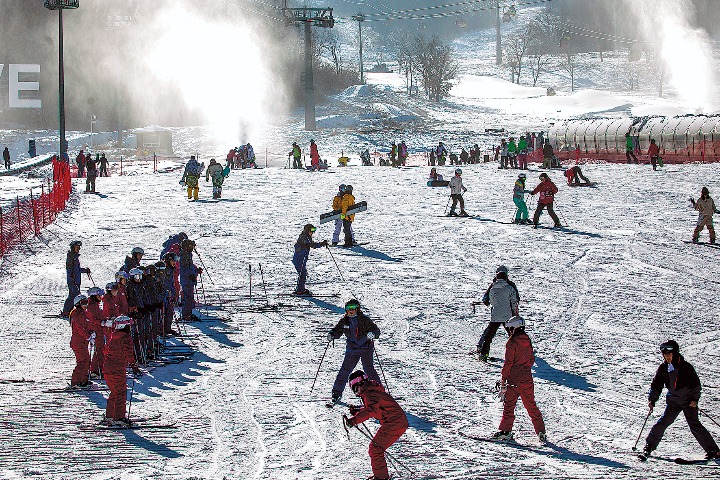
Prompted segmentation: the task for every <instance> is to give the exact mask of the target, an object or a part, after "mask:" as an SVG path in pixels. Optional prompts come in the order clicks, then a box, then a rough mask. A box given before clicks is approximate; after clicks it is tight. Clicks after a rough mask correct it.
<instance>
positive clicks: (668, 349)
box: [660, 340, 680, 353]
mask: <svg viewBox="0 0 720 480" xmlns="http://www.w3.org/2000/svg"><path fill="white" fill-rule="evenodd" d="M660 352H662V353H680V345H678V343H677V342H676V341H675V340H668V341H667V342H663V343H662V344H660Z"/></svg>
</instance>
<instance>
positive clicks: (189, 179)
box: [180, 155, 205, 200]
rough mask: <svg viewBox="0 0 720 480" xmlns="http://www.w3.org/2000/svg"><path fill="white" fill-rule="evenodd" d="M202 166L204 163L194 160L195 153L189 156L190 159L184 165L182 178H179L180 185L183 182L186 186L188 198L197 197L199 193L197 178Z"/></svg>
mask: <svg viewBox="0 0 720 480" xmlns="http://www.w3.org/2000/svg"><path fill="white" fill-rule="evenodd" d="M204 168H205V163H198V161H197V160H195V155H191V156H190V160H189V161H188V163H187V164H186V165H185V171H184V172H183V176H182V179H181V180H180V185H183V184H184V185H185V186H187V196H188V200H192V199H195V200H197V199H198V194H199V193H200V187H199V186H198V180H199V179H200V174H201V173H202V171H203V169H204Z"/></svg>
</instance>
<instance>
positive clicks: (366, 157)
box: [360, 148, 372, 167]
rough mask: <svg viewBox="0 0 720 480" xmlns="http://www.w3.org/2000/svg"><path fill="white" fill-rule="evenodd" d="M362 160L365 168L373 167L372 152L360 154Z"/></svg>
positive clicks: (366, 151)
mask: <svg viewBox="0 0 720 480" xmlns="http://www.w3.org/2000/svg"><path fill="white" fill-rule="evenodd" d="M360 160H361V162H362V166H363V167H372V162H371V161H370V150H369V149H367V148H366V149H365V151H364V152H362V153H361V154H360Z"/></svg>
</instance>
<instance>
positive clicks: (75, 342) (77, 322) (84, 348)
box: [70, 293, 95, 387]
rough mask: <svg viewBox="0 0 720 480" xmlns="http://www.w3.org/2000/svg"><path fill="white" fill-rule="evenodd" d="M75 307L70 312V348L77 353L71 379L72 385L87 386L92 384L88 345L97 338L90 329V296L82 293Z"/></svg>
mask: <svg viewBox="0 0 720 480" xmlns="http://www.w3.org/2000/svg"><path fill="white" fill-rule="evenodd" d="M74 306H75V308H73V309H72V312H70V326H71V328H72V336H71V337H70V348H72V351H73V353H75V368H74V369H73V372H72V377H71V379H70V386H72V387H87V386H88V385H89V384H90V353H89V352H88V346H89V344H90V343H91V342H93V341H94V340H95V334H94V333H92V332H91V331H90V319H89V318H88V314H87V306H88V298H87V296H85V295H83V294H82V293H81V294H79V295H77V296H76V297H75V299H74Z"/></svg>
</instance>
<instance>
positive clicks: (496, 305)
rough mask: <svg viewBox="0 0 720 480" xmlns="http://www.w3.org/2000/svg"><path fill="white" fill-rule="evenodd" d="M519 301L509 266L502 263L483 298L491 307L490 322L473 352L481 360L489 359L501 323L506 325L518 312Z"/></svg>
mask: <svg viewBox="0 0 720 480" xmlns="http://www.w3.org/2000/svg"><path fill="white" fill-rule="evenodd" d="M519 302H520V294H519V293H518V289H517V286H516V285H515V283H513V282H512V281H511V280H510V279H509V278H508V268H507V267H506V266H505V265H500V266H499V267H497V269H496V270H495V278H493V281H492V283H491V284H490V286H489V287H488V289H487V290H486V291H485V294H484V295H483V298H482V303H484V304H485V305H486V306H489V307H490V323H488V325H487V327H485V330H484V331H483V333H482V336H481V337H480V340H478V344H477V350H476V351H475V352H471V353H477V354H478V355H479V357H480V361H483V362H486V361H487V360H488V357H489V355H490V345H491V344H492V341H493V338H495V334H496V333H497V331H498V328H500V325H504V324H505V322H506V321H507V320H508V319H509V318H511V317H513V316H515V315H517V314H518V304H519Z"/></svg>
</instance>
